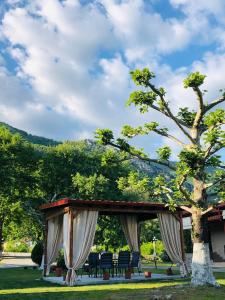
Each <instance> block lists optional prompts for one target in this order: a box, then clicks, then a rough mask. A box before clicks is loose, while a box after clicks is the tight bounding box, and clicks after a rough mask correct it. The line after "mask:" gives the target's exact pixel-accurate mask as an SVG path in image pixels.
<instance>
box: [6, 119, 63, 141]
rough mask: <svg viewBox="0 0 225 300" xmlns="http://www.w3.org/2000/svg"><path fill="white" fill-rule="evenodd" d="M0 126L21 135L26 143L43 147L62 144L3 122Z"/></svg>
mask: <svg viewBox="0 0 225 300" xmlns="http://www.w3.org/2000/svg"><path fill="white" fill-rule="evenodd" d="M0 126H4V127H6V128H8V129H9V131H10V132H12V133H19V134H20V135H21V136H22V137H23V138H24V139H25V140H26V141H28V142H30V143H33V144H37V145H43V146H56V145H59V144H61V142H58V141H55V140H52V139H48V138H45V137H42V136H37V135H32V134H29V133H27V132H26V131H24V130H21V129H17V128H15V127H13V126H10V125H8V124H6V123H3V122H0Z"/></svg>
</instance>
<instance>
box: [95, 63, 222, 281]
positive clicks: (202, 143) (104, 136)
mask: <svg viewBox="0 0 225 300" xmlns="http://www.w3.org/2000/svg"><path fill="white" fill-rule="evenodd" d="M131 77H132V79H133V81H134V83H135V84H136V85H137V86H141V87H142V89H141V90H138V91H135V92H133V93H131V95H130V98H129V100H128V103H127V104H128V105H132V104H134V105H135V106H136V107H137V108H138V109H139V111H140V113H142V114H144V113H147V112H148V111H149V110H154V111H157V112H159V113H161V115H162V116H163V117H165V118H168V119H170V120H171V121H172V122H173V123H174V124H175V125H176V126H177V127H178V129H179V130H180V131H181V133H182V134H183V136H184V138H183V140H181V139H180V138H178V137H177V136H173V135H172V134H170V132H169V130H168V128H165V127H162V126H160V124H159V123H158V122H149V123H145V124H144V125H141V126H138V127H136V128H134V127H131V126H130V125H125V126H124V127H123V129H122V135H123V137H122V138H117V139H114V135H113V132H112V131H111V130H110V129H98V130H97V131H96V136H97V138H98V140H99V142H100V143H101V144H103V145H111V146H112V147H115V148H117V149H119V150H121V152H122V153H123V155H124V156H126V154H127V158H129V157H136V158H138V159H140V160H143V161H146V162H148V163H153V164H159V165H163V166H166V167H167V168H168V169H170V170H172V171H173V172H174V175H175V177H174V179H171V180H169V181H168V180H167V179H166V178H165V177H164V176H158V178H157V180H156V182H155V184H156V186H154V188H153V189H152V190H153V191H152V196H161V197H162V198H163V199H167V202H168V205H169V206H170V209H174V210H175V209H176V207H177V205H182V206H181V207H182V208H183V209H184V210H186V211H188V212H189V213H190V214H191V216H192V238H193V261H192V284H194V285H204V284H212V285H217V283H216V281H215V278H214V276H213V274H212V270H211V265H210V257H209V245H208V225H207V214H208V213H209V212H210V210H212V209H213V206H214V205H215V204H216V203H218V202H219V201H220V200H219V199H224V198H223V197H224V192H225V191H224V178H225V170H224V169H225V165H224V163H223V162H222V160H221V157H220V156H219V154H218V153H219V151H220V150H222V149H224V146H225V133H224V130H223V127H222V125H223V124H224V123H225V111H224V109H221V108H220V109H216V110H213V111H211V110H212V109H214V108H215V107H216V106H217V105H218V104H220V103H222V102H224V101H225V92H224V90H220V93H221V96H220V97H219V98H218V99H216V100H213V101H212V102H209V103H207V102H205V101H204V100H203V97H204V94H205V93H206V92H207V91H205V90H203V91H202V90H201V89H200V86H201V85H202V84H203V82H204V79H205V75H202V74H200V73H199V72H195V73H191V74H190V75H189V76H188V77H187V78H186V79H185V80H184V87H185V88H191V89H192V90H193V91H194V93H195V94H196V99H197V103H198V108H197V109H196V110H190V109H189V108H188V107H187V106H188V105H187V104H185V106H184V107H181V108H180V109H179V112H178V114H177V115H175V114H174V113H173V112H172V110H171V105H170V102H169V101H168V100H167V99H166V91H165V89H164V88H162V87H159V88H158V87H156V86H155V85H154V84H153V82H152V80H153V78H154V77H155V75H154V73H153V72H150V71H149V70H148V69H147V68H145V69H143V70H135V71H131ZM151 132H154V133H156V134H158V135H159V136H162V137H166V138H168V139H170V140H172V141H174V142H175V143H177V144H178V146H179V147H181V151H180V153H179V155H178V161H177V162H176V163H173V162H171V161H170V160H169V159H170V156H171V149H170V148H169V147H168V146H164V147H161V148H159V149H158V150H157V154H158V158H150V157H149V156H148V155H146V154H145V153H144V152H143V151H142V150H138V149H136V148H135V147H134V146H131V145H130V144H129V142H128V139H131V138H133V137H135V136H139V135H148V134H150V133H151ZM212 195H215V197H214V198H212V197H211V196H212Z"/></svg>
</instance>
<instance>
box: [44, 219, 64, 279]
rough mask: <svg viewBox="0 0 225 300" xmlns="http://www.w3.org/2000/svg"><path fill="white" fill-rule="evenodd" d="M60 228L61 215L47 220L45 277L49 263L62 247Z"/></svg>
mask: <svg viewBox="0 0 225 300" xmlns="http://www.w3.org/2000/svg"><path fill="white" fill-rule="evenodd" d="M62 226H63V218H62V215H61V216H57V217H55V218H52V219H49V220H48V236H47V265H46V275H49V271H50V266H51V263H53V262H54V260H55V259H56V257H57V256H58V253H59V250H60V248H61V245H62V231H63V230H62Z"/></svg>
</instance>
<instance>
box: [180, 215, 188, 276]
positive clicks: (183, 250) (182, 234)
mask: <svg viewBox="0 0 225 300" xmlns="http://www.w3.org/2000/svg"><path fill="white" fill-rule="evenodd" d="M179 221H180V244H181V253H182V260H183V262H184V266H185V269H186V272H187V273H188V269H187V266H186V256H185V249H184V231H183V230H184V229H183V218H182V213H180V214H179Z"/></svg>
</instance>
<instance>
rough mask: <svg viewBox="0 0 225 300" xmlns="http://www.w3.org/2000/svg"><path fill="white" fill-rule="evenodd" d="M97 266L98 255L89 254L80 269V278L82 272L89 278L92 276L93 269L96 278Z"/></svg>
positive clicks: (94, 253)
mask: <svg viewBox="0 0 225 300" xmlns="http://www.w3.org/2000/svg"><path fill="white" fill-rule="evenodd" d="M98 265H99V253H96V252H91V253H90V254H89V256H88V259H87V261H86V262H85V264H84V265H83V266H82V268H81V278H82V275H83V272H85V273H88V276H89V277H90V276H91V275H92V270H93V269H95V276H96V277H97V273H98Z"/></svg>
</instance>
